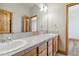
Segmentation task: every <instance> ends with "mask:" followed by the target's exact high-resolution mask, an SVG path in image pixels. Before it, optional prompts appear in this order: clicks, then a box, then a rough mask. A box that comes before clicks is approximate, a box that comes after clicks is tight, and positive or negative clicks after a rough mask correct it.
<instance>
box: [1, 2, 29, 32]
mask: <svg viewBox="0 0 79 59" xmlns="http://www.w3.org/2000/svg"><path fill="white" fill-rule="evenodd" d="M0 9H4V10H7V11H10V12H12V13H13V17H12V18H13V25H12V26H13V32H21V31H22V16H24V15H26V16H29V12H30V11H29V8H28V6H25V5H23V4H17V3H11V4H10V3H2V4H1V3H0Z"/></svg>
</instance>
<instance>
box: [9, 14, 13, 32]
mask: <svg viewBox="0 0 79 59" xmlns="http://www.w3.org/2000/svg"><path fill="white" fill-rule="evenodd" d="M12 16H13V13H10V33H12V32H13V27H12V25H13V23H12V22H13V18H12Z"/></svg>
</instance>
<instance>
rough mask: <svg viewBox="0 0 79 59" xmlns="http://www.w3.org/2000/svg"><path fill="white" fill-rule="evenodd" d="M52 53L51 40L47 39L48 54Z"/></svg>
mask: <svg viewBox="0 0 79 59" xmlns="http://www.w3.org/2000/svg"><path fill="white" fill-rule="evenodd" d="M52 54H53V45H52V40H50V41H48V55H49V56H52Z"/></svg>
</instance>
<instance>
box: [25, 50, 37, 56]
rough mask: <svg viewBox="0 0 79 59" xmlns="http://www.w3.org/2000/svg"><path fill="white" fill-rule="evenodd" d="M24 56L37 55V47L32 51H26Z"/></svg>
mask: <svg viewBox="0 0 79 59" xmlns="http://www.w3.org/2000/svg"><path fill="white" fill-rule="evenodd" d="M23 56H37V49H36V48H34V49H32V50H31V51H29V52H27V53H25V54H24V55H23Z"/></svg>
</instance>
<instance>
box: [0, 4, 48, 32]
mask: <svg viewBox="0 0 79 59" xmlns="http://www.w3.org/2000/svg"><path fill="white" fill-rule="evenodd" d="M6 11H7V12H6ZM47 25H48V24H47V4H42V3H41V4H40V3H0V33H16V32H37V31H47Z"/></svg>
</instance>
